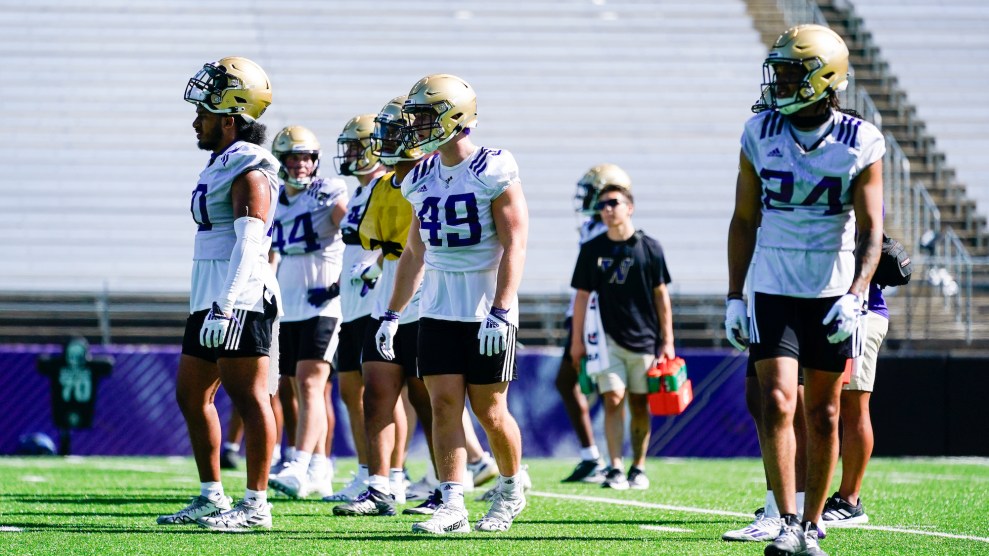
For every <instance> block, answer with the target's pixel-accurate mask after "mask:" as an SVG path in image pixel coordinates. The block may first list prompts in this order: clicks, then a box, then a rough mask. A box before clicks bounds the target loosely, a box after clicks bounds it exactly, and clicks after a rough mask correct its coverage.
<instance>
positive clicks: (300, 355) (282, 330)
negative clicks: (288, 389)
mask: <svg viewBox="0 0 989 556" xmlns="http://www.w3.org/2000/svg"><path fill="white" fill-rule="evenodd" d="M338 322H339V320H338V319H337V318H336V317H319V316H316V317H313V318H311V319H307V320H300V321H296V322H283V323H281V324H279V325H278V352H279V353H278V374H280V375H282V376H295V369H296V366H297V364H298V362H299V361H326V362H331V361H333V354H334V353H335V352H336V350H337V341H338V339H339V336H338V334H339V332H338V331H337V323H338Z"/></svg>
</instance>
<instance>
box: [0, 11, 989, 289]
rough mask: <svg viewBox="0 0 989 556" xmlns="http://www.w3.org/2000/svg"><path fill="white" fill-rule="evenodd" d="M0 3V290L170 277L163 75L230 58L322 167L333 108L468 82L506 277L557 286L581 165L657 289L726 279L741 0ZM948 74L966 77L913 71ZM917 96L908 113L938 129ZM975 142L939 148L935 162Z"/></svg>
mask: <svg viewBox="0 0 989 556" xmlns="http://www.w3.org/2000/svg"><path fill="white" fill-rule="evenodd" d="M903 1H904V0H896V2H899V3H902V2H903ZM873 2H874V3H877V4H878V3H879V2H878V0H873ZM892 3H893V2H892V0H890V4H891V5H892ZM949 3H950V2H949ZM908 4H911V5H914V4H916V5H917V6H918V7H919V6H920V4H921V2H919V1H916V0H914V1H913V2H908ZM862 13H863V14H865V15H868V12H867V11H865V10H862ZM0 14H2V15H0V60H2V62H0V66H2V73H3V79H0V103H2V106H3V118H2V120H0V130H2V132H0V152H2V153H3V155H4V160H5V164H4V174H3V178H2V180H0V193H2V195H3V199H4V202H3V203H2V204H0V233H2V234H3V237H4V239H5V241H4V243H3V245H4V247H3V249H2V253H3V254H4V257H3V258H4V268H5V270H4V272H2V273H0V289H3V290H6V291H42V290H44V291H48V290H51V291H91V290H102V289H103V288H104V287H106V288H108V289H110V290H111V291H118V292H119V291H129V292H182V291H186V290H188V287H189V286H188V281H189V278H188V276H189V270H190V267H191V262H190V259H191V254H192V237H193V234H194V233H195V226H194V225H193V223H192V221H191V219H190V216H189V212H188V210H189V198H190V197H189V195H190V191H191V189H192V187H193V186H194V184H195V180H196V177H197V175H198V173H199V171H200V170H201V168H202V166H203V165H204V163H205V161H206V160H207V158H208V155H207V154H206V153H204V152H202V151H198V150H197V149H196V146H195V136H194V133H193V131H192V127H191V123H192V119H193V114H194V109H193V107H192V106H191V105H189V104H187V103H185V102H183V100H182V92H183V90H184V87H185V84H186V81H187V80H188V78H189V77H190V76H192V75H193V74H194V73H195V72H196V71H197V70H198V69H199V68H200V67H201V66H202V64H203V63H204V62H207V61H213V60H216V59H219V58H221V57H223V56H228V55H238V56H246V57H249V58H252V59H253V60H255V61H257V62H258V63H260V64H261V65H262V66H263V67H264V68H265V69H266V70H267V72H268V74H269V76H270V78H271V81H272V84H273V87H274V103H273V105H272V107H271V108H270V109H269V111H268V112H267V113H266V114H265V116H264V118H263V119H262V122H263V123H265V124H267V126H268V129H269V137H273V136H274V134H275V133H276V132H277V131H278V130H279V129H280V128H281V127H283V126H285V125H289V124H301V125H305V126H307V127H309V128H311V129H313V130H314V131H315V132H316V133H317V135H318V136H319V138H320V139H321V142H322V144H323V149H324V151H323V152H324V155H323V166H322V168H323V173H324V174H333V168H332V166H333V163H332V157H333V156H334V155H335V154H336V145H335V140H336V137H337V135H338V133H339V131H340V129H341V128H342V126H343V124H344V123H345V122H346V121H347V120H348V119H349V118H350V117H351V116H354V115H356V114H359V113H366V112H377V111H378V109H380V108H381V106H382V105H384V104H385V103H386V102H387V101H388V100H389V99H390V98H392V97H394V96H397V95H399V94H404V93H406V92H407V91H408V89H409V87H410V86H411V85H412V84H413V83H414V82H415V81H416V80H417V79H418V78H420V77H422V76H423V75H426V74H430V73H439V72H445V73H454V74H457V75H460V76H461V77H463V78H465V79H466V80H467V81H469V82H470V83H471V84H472V85H473V86H474V88H475V89H476V90H477V93H478V96H479V102H478V107H479V122H480V124H479V127H478V128H477V130H476V142H477V143H479V144H482V145H487V146H493V147H500V148H506V149H509V150H511V151H512V152H513V153H514V154H515V157H516V158H517V160H518V163H519V166H520V170H521V176H522V180H523V186H524V188H525V191H526V193H527V196H528V199H529V203H530V215H531V233H530V248H529V254H528V262H527V265H526V274H525V278H524V281H523V284H522V292H523V293H529V294H533V293H547V294H550V293H559V292H563V291H566V290H567V289H568V286H569V279H570V273H571V270H572V267H573V262H574V260H575V257H576V253H577V245H576V241H577V235H576V230H575V228H576V226H577V219H576V217H575V215H574V214H573V211H572V204H571V197H572V196H573V192H574V184H575V182H576V180H577V179H578V178H579V177H580V176H581V175H582V174H583V173H584V171H585V170H587V169H588V168H589V167H591V166H593V165H595V164H598V163H601V162H613V163H616V164H619V165H621V166H622V167H624V168H625V169H626V170H627V171H628V172H629V174H630V175H631V176H632V179H633V184H634V185H633V187H634V191H635V195H636V201H637V211H636V214H635V218H634V219H635V221H636V224H637V225H638V227H640V228H642V229H644V230H646V231H647V232H649V233H650V234H652V235H654V236H655V237H657V238H658V239H659V240H660V242H661V243H662V245H663V247H664V249H665V250H666V252H667V257H668V262H669V266H670V269H671V273H672V275H673V278H674V292H679V293H720V292H723V291H724V290H725V288H726V279H727V264H726V257H725V244H726V234H727V226H728V220H729V218H730V215H731V209H732V205H733V195H734V183H735V173H736V169H737V157H738V138H739V136H740V134H741V129H742V124H743V123H744V121H745V120H746V119H747V118H748V117H749V116H750V115H751V113H750V111H749V107H750V105H751V104H752V103H753V102H754V101H755V100H756V97H757V96H758V87H759V83H760V79H761V73H760V69H761V67H760V66H761V61H762V59H763V57H764V55H765V48H764V46H763V45H762V44H761V42H760V39H759V36H758V34H757V33H756V31H755V30H754V29H753V26H752V22H751V20H750V18H749V16H748V15H747V13H746V10H745V4H744V2H743V1H742V0H664V1H658V0H638V1H622V2H617V1H610V0H593V1H591V0H581V1H577V0H559V1H548V0H544V1H528V2H523V1H521V0H504V1H499V2H490V1H481V0H462V1H459V2H456V3H454V2H444V1H434V2H406V1H399V0H383V1H375V2H343V1H341V0H334V1H315V0H310V1H304V2H257V3H255V2H251V3H244V2H237V1H232V0H214V1H212V2H199V1H192V0H181V1H169V2H157V1H150V0H90V1H87V2H70V1H67V0H65V1H57V0H32V1H30V2H23V1H15V0H0ZM869 24H870V26H872V27H873V28H874V29H875V30H876V32H877V35H878V36H879V38H880V43H881V44H882V43H883V40H884V35H882V34H881V33H882V32H883V30H882V27H881V26H879V25H878V23H877V24H875V25H873V22H872V21H869ZM904 28H905V27H904ZM984 28H985V27H984V26H983V27H982V29H984ZM943 29H944V30H943V33H944V34H947V33H949V32H951V31H949V30H948V28H947V27H944V28H943ZM972 40H973V41H974V42H978V41H981V42H980V43H979V44H981V45H982V46H981V47H980V48H982V49H983V51H984V50H985V48H986V46H985V45H986V44H989V43H987V41H986V39H984V38H981V39H978V40H976V39H975V38H973V39H972ZM973 44H974V43H973ZM973 48H974V47H973ZM915 50H916V49H915ZM892 52H893V49H892V48H891V49H890V53H892ZM945 58H946V57H939V58H935V57H933V56H932V57H931V58H929V59H930V61H931V65H934V63H935V62H936V63H937V64H941V63H942V62H944V61H945ZM947 58H950V57H947ZM982 60H984V57H976V56H972V57H965V56H962V57H958V58H956V59H955V60H952V61H955V62H957V63H958V64H966V63H967V64H968V65H969V67H970V68H973V67H974V66H975V65H978V64H979V63H980V62H981V61H982ZM893 62H894V64H898V63H899V62H898V61H897V59H896V58H893ZM898 67H899V66H898V65H895V67H894V69H896V68H898ZM926 75H927V74H924V73H921V74H919V75H918V77H925V76H926ZM903 77H904V83H905V84H906V85H907V86H908V88H909V90H910V91H911V98H914V96H913V95H914V90H915V89H914V87H915V85H914V83H913V82H910V81H907V80H906V77H907V76H906V75H904V76H903ZM973 77H974V78H979V79H983V80H984V79H985V77H984V76H983V75H975V76H973ZM952 81H953V82H955V83H958V88H959V91H962V90H965V89H966V88H968V87H969V85H970V83H971V79H970V78H968V77H967V76H966V77H965V78H964V79H956V80H952V79H948V80H946V81H941V82H938V81H935V80H930V81H929V84H930V86H931V88H932V89H933V88H935V87H945V86H946V83H950V82H952ZM921 94H922V93H920V92H918V96H917V97H916V98H917V99H918V100H924V97H921V96H920V95H921ZM932 94H933V93H932ZM935 100H936V99H935ZM973 100H974V97H973ZM925 102H926V101H925ZM973 104H974V103H973ZM932 105H933V106H932V107H931V108H923V109H922V112H921V115H922V116H924V117H928V118H931V119H929V121H930V123H931V124H932V129H935V130H938V129H939V128H935V127H934V123H935V120H934V119H933V118H932V117H931V116H932V115H933V114H934V112H929V111H928V110H935V109H938V106H941V103H937V102H933V103H932ZM924 106H926V104H925V105H924ZM969 109H972V105H969V104H968V103H966V104H965V106H964V107H958V108H957V109H954V108H950V107H948V106H942V107H941V110H943V111H944V112H945V113H951V114H955V113H958V114H967V113H968V112H967V111H968V110H969ZM983 109H984V108H983ZM959 119H960V118H959ZM967 129H969V134H970V135H972V136H973V137H977V138H979V139H981V140H982V143H981V144H985V141H986V139H984V138H981V137H978V135H977V133H976V127H975V126H969V127H968V128H967ZM980 131H981V130H980ZM938 137H939V141H941V135H940V134H939V135H938ZM944 140H945V142H944V143H943V145H945V146H949V145H950V144H949V143H948V141H950V140H952V138H951V136H950V135H949V136H945V137H944ZM985 150H986V149H985V148H982V149H981V152H985ZM956 152H957V153H958V154H955V153H956ZM975 152H977V151H975V150H972V149H969V150H957V151H956V150H951V153H952V154H951V156H950V157H949V162H951V163H956V164H957V163H959V162H961V161H962V160H965V159H966V158H965V157H970V158H972V159H973V161H974V159H975ZM966 153H968V154H966ZM980 163H981V164H983V165H985V164H989V163H987V162H985V158H984V156H983V158H982V162H980ZM958 166H959V169H960V170H962V166H961V165H960V164H958ZM964 175H965V174H963V176H964ZM969 183H970V184H973V183H974V180H969ZM354 184H355V182H351V186H353V185H354Z"/></svg>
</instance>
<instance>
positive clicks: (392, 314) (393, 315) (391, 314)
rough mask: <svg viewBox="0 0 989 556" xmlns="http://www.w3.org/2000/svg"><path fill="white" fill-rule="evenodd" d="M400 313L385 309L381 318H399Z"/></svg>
mask: <svg viewBox="0 0 989 556" xmlns="http://www.w3.org/2000/svg"><path fill="white" fill-rule="evenodd" d="M398 317H399V314H398V313H396V312H395V311H392V310H391V309H385V314H384V315H383V316H382V317H381V320H383V321H384V320H398Z"/></svg>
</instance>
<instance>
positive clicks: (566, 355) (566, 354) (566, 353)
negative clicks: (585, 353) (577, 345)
mask: <svg viewBox="0 0 989 556" xmlns="http://www.w3.org/2000/svg"><path fill="white" fill-rule="evenodd" d="M563 327H564V328H566V329H567V339H566V340H564V341H563V360H564V361H570V342H573V317H567V318H566V320H564V321H563Z"/></svg>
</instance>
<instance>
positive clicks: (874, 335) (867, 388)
mask: <svg viewBox="0 0 989 556" xmlns="http://www.w3.org/2000/svg"><path fill="white" fill-rule="evenodd" d="M888 331H889V320H887V319H886V318H884V317H883V316H881V315H877V314H876V313H873V312H871V311H870V312H868V313H866V314H865V342H863V345H862V355H860V356H859V357H856V358H855V359H854V361H853V363H852V378H851V380H850V381H849V382H848V384H846V385H844V386H842V387H841V389H842V390H855V391H858V392H872V388H873V386H875V384H876V360H877V359H878V358H879V348H880V346H882V345H883V340H884V339H885V338H886V332H888Z"/></svg>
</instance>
